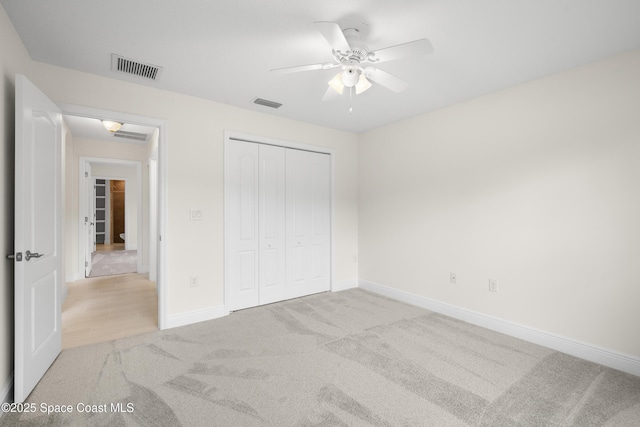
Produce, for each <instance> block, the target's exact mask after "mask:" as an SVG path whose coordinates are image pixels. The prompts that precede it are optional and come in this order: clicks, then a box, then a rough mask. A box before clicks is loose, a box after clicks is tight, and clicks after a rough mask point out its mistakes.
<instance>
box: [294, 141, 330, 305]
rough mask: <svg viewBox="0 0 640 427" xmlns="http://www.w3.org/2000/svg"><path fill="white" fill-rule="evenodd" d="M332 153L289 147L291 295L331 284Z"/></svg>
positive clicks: (320, 288)
mask: <svg viewBox="0 0 640 427" xmlns="http://www.w3.org/2000/svg"><path fill="white" fill-rule="evenodd" d="M330 191H331V187H330V163H329V156H328V155H324V154H319V153H312V152H308V151H300V150H287V297H288V298H296V297H299V296H302V295H309V294H313V293H317V292H322V291H327V290H329V288H330V277H329V271H330V265H329V256H328V253H326V251H327V250H330V239H329V235H330V229H331V226H330V219H331V217H330V214H331V206H330V201H331V198H330Z"/></svg>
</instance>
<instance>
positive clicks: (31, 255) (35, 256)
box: [24, 251, 44, 261]
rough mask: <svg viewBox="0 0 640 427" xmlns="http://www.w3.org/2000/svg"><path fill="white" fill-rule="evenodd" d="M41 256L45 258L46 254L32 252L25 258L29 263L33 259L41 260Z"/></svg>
mask: <svg viewBox="0 0 640 427" xmlns="http://www.w3.org/2000/svg"><path fill="white" fill-rule="evenodd" d="M41 256H44V254H39V253H38V252H31V251H27V252H25V254H24V258H25V259H26V260H27V261H29V260H30V259H31V258H40V257H41Z"/></svg>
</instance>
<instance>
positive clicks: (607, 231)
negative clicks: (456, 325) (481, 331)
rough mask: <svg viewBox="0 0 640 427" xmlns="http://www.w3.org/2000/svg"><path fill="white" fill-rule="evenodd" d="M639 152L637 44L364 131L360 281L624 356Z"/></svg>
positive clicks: (637, 288)
mask: <svg viewBox="0 0 640 427" xmlns="http://www.w3.org/2000/svg"><path fill="white" fill-rule="evenodd" d="M639 165H640V51H634V52H630V53H627V54H624V55H620V56H616V57H613V58H610V59H608V60H605V61H603V62H599V63H595V64H591V65H587V66H584V67H581V68H577V69H574V70H571V71H568V72H564V73H561V74H557V75H553V76H550V77H547V78H544V79H540V80H537V81H533V82H530V83H527V84H523V85H520V86H517V87H513V88H511V89H507V90H504V91H501V92H497V93H493V94H489V95H486V96H483V97H480V98H477V99H474V100H471V101H468V102H464V103H461V104H457V105H454V106H452V107H449V108H446V109H442V110H439V111H435V112H432V113H429V114H425V115H422V116H419V117H416V118H413V119H411V120H406V121H403V122H399V123H395V124H392V125H389V126H386V127H384V128H381V129H377V130H374V131H371V132H368V133H365V134H363V135H361V139H360V174H359V175H360V176H359V252H360V279H361V280H366V281H370V282H374V283H378V284H381V285H384V286H388V287H392V288H396V289H400V290H403V291H406V292H410V293H413V294H416V295H419V296H422V297H426V298H429V299H433V300H437V301H440V302H444V303H447V304H451V305H454V306H458V307H461V308H465V309H468V310H473V311H476V312H480V313H483V314H486V315H489V316H494V317H497V318H500V319H504V320H507V321H510V322H515V323H519V324H522V325H526V326H528V327H531V328H536V329H539V330H543V331H546V332H550V333H553V334H557V335H560V336H565V337H569V338H571V339H573V340H577V341H581V342H584V343H588V344H592V345H596V346H601V347H605V348H608V349H611V350H614V351H617V352H621V353H626V354H629V355H632V356H635V357H638V356H640V339H638V325H640V310H639V309H638V302H639V301H640V269H639V267H638V266H639V265H640V264H639V261H638V260H640V226H639V218H640V166H639ZM450 272H455V273H457V280H458V283H457V285H452V284H450V283H449V273H450ZM490 277H491V278H496V279H498V281H499V292H498V293H497V294H496V293H490V292H489V291H488V279H489V278H490Z"/></svg>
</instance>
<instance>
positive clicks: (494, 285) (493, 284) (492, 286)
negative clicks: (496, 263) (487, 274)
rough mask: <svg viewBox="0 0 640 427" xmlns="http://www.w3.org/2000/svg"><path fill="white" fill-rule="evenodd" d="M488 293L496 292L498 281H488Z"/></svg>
mask: <svg viewBox="0 0 640 427" xmlns="http://www.w3.org/2000/svg"><path fill="white" fill-rule="evenodd" d="M489 292H498V279H489Z"/></svg>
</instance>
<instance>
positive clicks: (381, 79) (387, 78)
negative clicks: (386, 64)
mask: <svg viewBox="0 0 640 427" xmlns="http://www.w3.org/2000/svg"><path fill="white" fill-rule="evenodd" d="M365 76H366V77H367V78H368V79H369V80H371V81H372V82H374V83H377V84H379V85H380V86H384V87H386V88H387V89H389V90H392V91H394V92H402V91H403V90H405V89H406V88H407V86H409V83H407V82H405V81H404V80H402V79H399V78H398V77H396V76H392V75H391V74H389V73H387V72H386V71H382V70H379V69H377V68H373V67H367V68H366V69H365Z"/></svg>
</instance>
